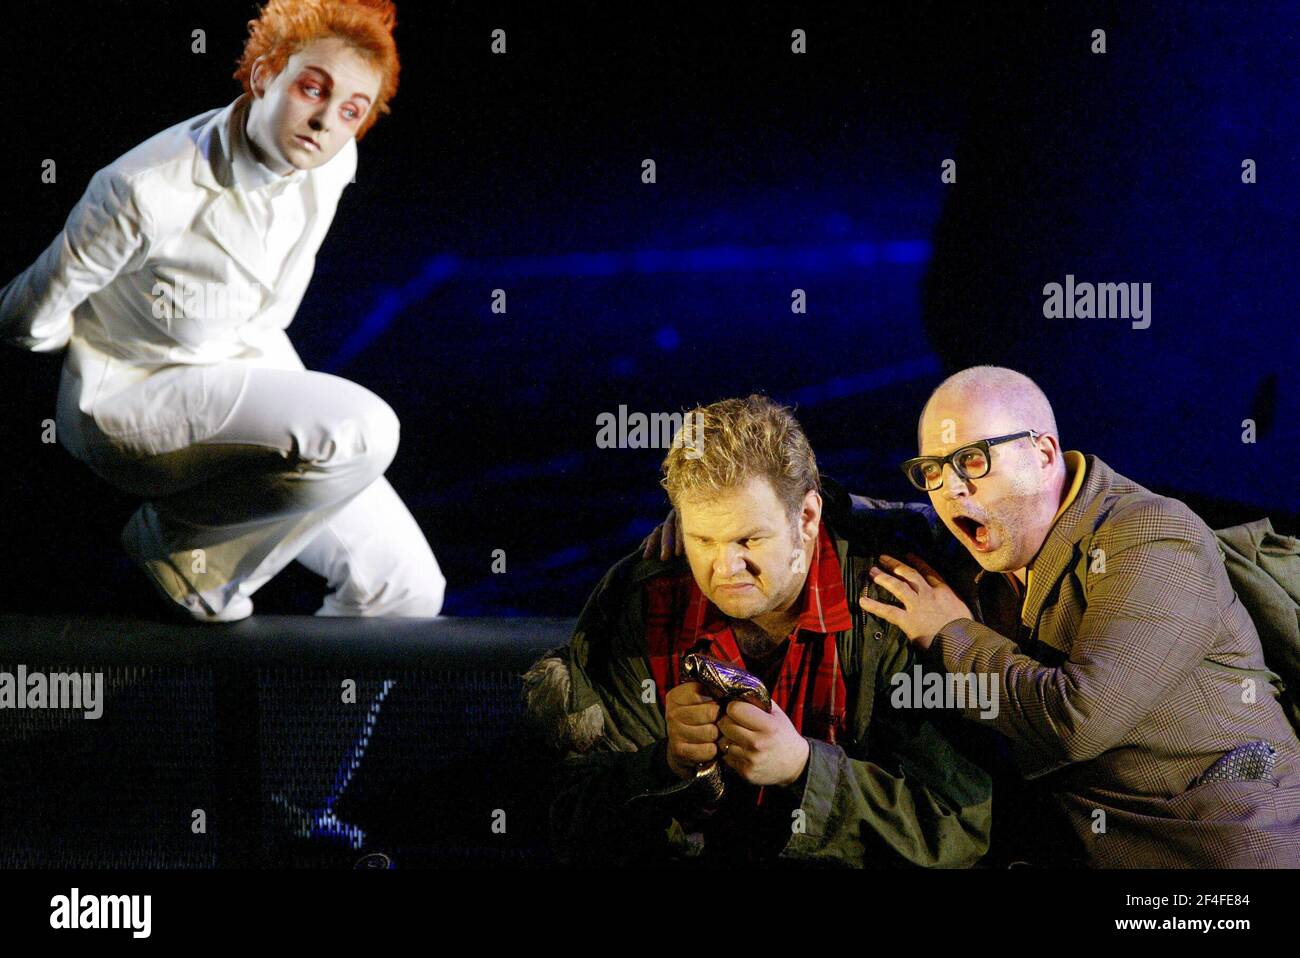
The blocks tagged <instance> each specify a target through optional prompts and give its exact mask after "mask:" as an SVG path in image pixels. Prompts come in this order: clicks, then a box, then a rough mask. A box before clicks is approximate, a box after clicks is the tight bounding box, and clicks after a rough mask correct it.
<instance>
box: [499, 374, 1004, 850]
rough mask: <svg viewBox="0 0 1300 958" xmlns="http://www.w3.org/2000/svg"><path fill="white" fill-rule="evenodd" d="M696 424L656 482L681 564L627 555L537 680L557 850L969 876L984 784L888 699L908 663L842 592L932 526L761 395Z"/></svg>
mask: <svg viewBox="0 0 1300 958" xmlns="http://www.w3.org/2000/svg"><path fill="white" fill-rule="evenodd" d="M686 422H687V428H686V429H685V430H683V431H684V432H685V431H688V430H691V429H693V430H694V435H693V436H692V437H691V439H692V440H693V441H684V439H683V437H682V436H680V435H679V437H678V441H677V442H675V444H674V447H673V448H672V449H671V450H670V451H669V453H668V455H667V456H666V458H665V460H664V463H663V471H664V478H663V480H662V484H663V486H664V487H665V489H666V490H667V492H668V496H669V498H670V500H671V501H672V504H673V507H674V509H675V510H676V513H677V517H678V519H679V521H680V532H681V535H682V536H683V538H684V541H685V555H684V556H683V557H676V558H672V559H669V560H667V561H664V560H661V559H659V558H643V555H642V551H641V550H640V549H638V550H637V552H636V553H634V554H632V555H629V556H627V557H626V558H624V559H623V560H622V561H620V562H618V563H617V564H616V565H615V566H614V567H613V568H612V569H610V570H609V572H608V573H607V574H606V575H605V577H604V578H603V579H602V580H601V582H600V584H599V585H598V586H597V587H596V589H595V592H594V593H593V594H592V595H591V597H590V598H589V599H588V601H587V604H586V606H585V608H584V609H583V611H582V614H581V617H580V618H579V621H578V625H577V628H576V630H575V632H574V635H573V638H572V640H571V642H570V644H569V645H568V646H566V647H563V648H560V649H555V650H552V651H551V652H549V653H547V655H546V656H545V657H544V658H542V659H541V660H540V661H539V662H537V663H536V664H535V665H534V666H533V668H532V669H530V670H529V672H528V674H527V675H526V676H525V682H524V685H525V691H524V694H525V700H526V702H527V706H528V711H529V714H530V717H531V718H532V719H533V720H534V721H535V722H536V723H537V725H538V726H539V728H541V729H542V730H543V732H544V734H545V735H546V736H547V738H548V740H549V741H550V743H551V744H552V745H553V746H555V747H557V748H558V749H560V750H562V752H563V755H564V757H563V758H562V759H561V760H560V761H559V762H558V763H557V767H556V773H555V776H554V782H553V784H552V788H551V790H550V794H549V796H548V799H547V800H548V801H549V802H550V817H551V824H552V839H553V841H554V844H555V848H556V852H557V856H558V857H559V858H560V860H562V861H565V862H568V863H582V864H625V865H647V864H655V863H664V862H675V861H683V862H686V861H690V862H695V863H726V864H737V863H739V864H750V863H752V864H758V863H767V862H773V863H775V862H782V863H784V862H801V863H817V864H833V865H849V866H858V867H863V866H867V867H886V866H891V865H906V864H909V863H910V864H915V865H923V866H932V867H965V866H970V865H973V864H974V863H975V862H977V861H978V860H979V859H980V858H981V856H983V855H984V853H985V851H986V850H987V848H988V842H989V829H990V809H991V792H990V789H991V786H990V780H989V777H988V775H987V774H986V773H985V772H984V771H983V769H981V768H980V767H979V766H978V765H976V764H974V763H973V762H972V761H970V760H969V759H968V758H967V757H965V755H964V754H963V753H962V751H960V750H959V748H958V746H957V744H956V743H955V742H954V741H953V740H951V739H950V738H948V737H946V734H945V732H944V731H943V730H942V723H943V721H944V719H943V718H942V717H940V718H936V713H934V712H930V713H922V712H919V711H917V712H905V711H902V710H895V709H891V708H890V707H889V702H888V698H889V693H890V691H891V682H890V679H891V677H892V676H893V675H895V674H896V673H899V672H909V671H910V670H911V669H912V667H913V665H914V664H916V659H915V656H914V653H913V652H912V651H911V650H910V649H909V646H908V641H907V637H906V636H905V635H904V634H903V633H902V632H900V631H899V630H898V629H897V628H896V627H894V626H892V625H890V624H888V623H887V622H885V621H884V620H883V619H880V618H877V617H875V616H873V615H871V614H869V613H866V612H864V611H862V610H861V609H859V608H857V605H856V603H854V604H852V605H850V603H849V602H848V601H847V599H846V596H847V595H856V594H857V593H858V591H859V590H860V588H861V587H862V584H863V583H867V584H868V585H870V583H869V579H868V576H867V572H868V570H869V569H870V568H871V567H872V565H873V564H874V563H875V562H876V558H877V557H878V556H879V555H880V554H881V553H888V552H889V550H891V549H901V550H903V551H905V552H907V551H911V552H920V551H923V550H925V548H926V545H925V543H927V542H929V541H931V540H932V537H933V529H932V528H931V526H930V523H929V522H928V520H927V518H926V517H925V515H924V513H922V512H920V511H917V510H915V509H910V508H907V507H904V506H898V507H896V508H894V507H890V506H889V504H886V503H874V502H873V505H874V506H875V507H874V508H871V509H862V508H859V509H857V510H856V511H855V510H854V509H853V502H852V501H851V500H850V497H848V496H847V495H844V494H843V492H842V490H840V489H839V487H838V486H836V485H835V484H834V483H833V482H831V481H830V480H825V481H823V480H822V478H821V477H820V476H819V475H818V470H817V463H816V459H815V457H814V455H813V451H812V449H811V447H810V446H809V444H808V440H807V438H806V437H805V436H804V433H803V430H802V429H801V427H800V425H799V423H798V422H797V421H796V420H795V418H794V417H793V415H792V414H791V412H790V410H788V409H786V408H784V407H782V406H779V405H777V404H775V403H773V402H771V401H770V400H768V399H767V398H765V397H762V396H750V397H748V398H747V399H727V400H723V401H720V402H717V403H713V404H712V405H708V406H704V407H701V408H698V409H695V410H692V411H691V412H690V413H688V414H687V416H686ZM859 505H861V503H859ZM870 587H871V588H872V589H874V588H875V587H874V586H870ZM882 597H883V594H882Z"/></svg>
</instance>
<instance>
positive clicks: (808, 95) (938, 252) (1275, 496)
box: [0, 0, 1300, 614]
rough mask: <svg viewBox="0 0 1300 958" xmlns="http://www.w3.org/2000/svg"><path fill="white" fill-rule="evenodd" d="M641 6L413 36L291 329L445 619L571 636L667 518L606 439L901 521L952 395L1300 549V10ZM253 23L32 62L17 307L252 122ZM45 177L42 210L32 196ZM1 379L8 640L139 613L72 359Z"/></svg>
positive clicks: (84, 35)
mask: <svg viewBox="0 0 1300 958" xmlns="http://www.w3.org/2000/svg"><path fill="white" fill-rule="evenodd" d="M627 6H628V7H629V9H628V10H626V11H618V12H615V10H614V8H613V7H612V6H611V5H607V4H606V5H596V4H591V5H584V6H572V7H567V8H561V7H559V6H556V7H552V6H549V5H548V7H547V11H546V12H545V13H540V12H537V11H535V10H533V11H529V10H526V9H524V8H520V9H515V8H513V7H511V6H509V5H503V4H478V3H475V4H470V3H438V4H434V3H420V4H417V3H414V2H412V0H407V2H406V3H405V4H399V14H400V25H399V30H398V40H399V44H400V48H401V51H402V55H403V63H404V71H403V85H402V89H401V91H400V93H399V94H398V97H397V98H396V100H395V101H394V103H393V108H394V112H393V115H392V116H391V117H389V118H386V119H384V120H382V121H381V122H380V123H379V125H378V126H377V127H376V128H375V129H374V131H373V132H372V133H371V135H370V136H369V137H368V138H367V139H366V140H365V141H364V142H363V143H362V144H361V147H360V152H361V160H360V168H359V172H358V180H357V183H356V185H355V186H354V187H352V188H350V189H349V190H348V191H347V192H346V193H345V195H344V199H343V201H342V203H341V205H340V208H339V212H338V216H337V219H336V221H335V225H334V227H333V230H332V232H331V235H330V236H329V238H328V239H327V240H326V243H325V246H324V248H323V249H322V251H321V255H320V257H319V260H318V266H317V273H316V278H315V280H314V282H313V285H312V287H311V289H310V290H309V292H308V295H307V297H306V299H305V301H304V303H303V306H302V309H301V310H300V312H299V315H298V317H297V319H296V320H295V322H294V325H293V326H292V327H291V329H290V333H291V336H292V338H293V340H294V342H295V344H296V346H297V348H298V350H299V352H300V354H301V355H302V356H303V358H304V360H305V361H306V363H307V365H308V366H309V367H310V368H316V369H323V370H327V371H330V372H334V373H336V374H339V375H343V376H347V377H349V378H351V379H354V380H356V381H357V382H360V383H362V384H363V385H366V386H367V387H369V388H371V389H373V390H375V391H376V392H378V393H379V394H380V395H382V396H383V397H384V398H385V399H387V400H388V401H389V402H390V403H392V405H393V406H394V407H395V408H396V409H397V411H398V413H399V414H400V415H401V417H402V422H403V440H402V448H401V451H400V452H399V454H398V458H397V460H396V462H395V463H394V465H393V466H392V468H391V470H390V472H389V477H390V479H391V480H392V482H393V484H394V485H395V487H396V488H397V489H398V491H399V492H400V493H401V494H402V495H403V496H404V497H405V498H406V499H407V501H408V503H409V505H410V506H411V509H412V511H413V512H414V513H415V515H416V516H417V518H418V519H419V520H420V521H421V523H422V525H423V526H424V528H425V530H426V532H427V534H428V535H429V538H430V541H431V542H432V544H433V546H434V549H435V551H436V552H437V554H438V556H439V558H440V560H441V561H442V562H443V565H444V568H445V570H446V572H447V574H448V577H449V579H450V589H449V599H448V604H447V611H448V612H449V613H452V614H476V613H486V612H496V613H511V612H519V613H556V614H573V613H576V611H577V609H578V608H579V606H580V603H581V602H582V600H583V599H584V598H585V595H586V593H587V591H588V590H589V588H590V586H591V585H592V584H593V583H594V581H595V579H596V578H597V577H598V576H599V574H600V573H601V572H602V571H603V570H604V569H605V568H606V567H607V566H608V565H609V564H610V563H611V562H612V561H614V560H615V559H616V558H618V557H619V556H620V555H622V554H623V553H624V552H626V551H627V550H629V549H630V548H632V547H633V545H634V544H635V542H636V541H637V540H638V539H639V538H640V537H641V536H642V535H643V534H644V533H645V532H646V531H647V530H648V529H649V528H650V527H651V525H652V523H653V522H654V521H655V520H656V518H657V517H659V516H661V515H662V513H663V511H664V508H665V500H664V497H663V495H662V493H661V492H660V490H659V487H658V485H657V467H658V462H659V459H660V458H661V455H662V453H661V451H658V450H627V449H624V450H618V449H614V450H607V449H600V448H598V447H597V445H596V432H597V429H596V418H597V416H598V415H599V414H600V413H602V412H616V411H617V410H618V408H619V406H620V405H624V406H627V407H628V408H629V409H630V410H633V411H642V412H647V413H649V412H655V411H664V412H666V411H673V410H680V409H682V408H683V407H686V406H689V405H692V404H694V403H696V402H701V401H709V400H712V399H716V398H720V397H722V396H727V395H735V394H743V393H746V392H749V391H751V390H761V391H766V392H768V393H769V394H771V395H773V396H774V397H776V398H778V399H781V400H783V401H787V402H792V403H796V404H797V405H798V410H799V416H800V419H801V420H802V421H803V423H804V424H805V426H806V428H807V430H808V432H809V434H810V436H811V438H812V440H813V443H814V446H815V448H816V449H817V451H818V454H819V458H820V460H821V462H822V464H823V467H824V469H825V471H827V472H829V473H831V474H833V475H835V476H837V477H838V478H840V479H842V480H844V481H846V482H847V483H848V484H849V485H850V486H851V487H853V488H855V489H857V490H860V491H863V492H866V493H870V494H874V495H879V496H888V497H895V498H903V497H908V496H910V495H911V490H910V487H908V486H906V484H905V482H904V480H903V479H902V477H901V475H900V474H899V473H898V472H897V469H896V468H895V463H896V462H897V461H899V460H900V459H902V458H904V457H905V456H908V455H912V454H914V453H913V448H914V435H915V417H916V414H917V412H918V411H919V409H920V406H921V404H922V403H923V402H924V399H925V397H926V395H927V393H928V391H929V390H930V389H931V388H932V387H933V386H934V385H935V384H936V383H937V382H938V380H939V379H941V378H942V376H943V375H945V374H946V373H948V372H952V371H954V370H956V369H959V368H961V367H963V366H967V365H972V364H975V363H981V362H993V363H999V364H1003V365H1010V366H1013V367H1015V368H1018V369H1021V370H1023V371H1025V372H1027V373H1029V374H1030V375H1032V376H1034V377H1035V378H1036V379H1038V381H1039V382H1040V383H1041V384H1042V386H1043V387H1044V389H1045V390H1046V391H1047V393H1048V395H1049V396H1050V397H1051V398H1052V400H1053V401H1054V404H1055V406H1056V409H1057V414H1058V420H1059V423H1060V427H1061V431H1062V436H1063V440H1064V442H1065V445H1066V447H1067V448H1078V449H1082V450H1084V451H1087V452H1093V453H1096V454H1098V455H1100V456H1102V457H1103V458H1104V459H1106V460H1107V461H1108V462H1109V463H1110V464H1111V465H1112V466H1114V467H1115V468H1117V469H1119V470H1120V471H1121V472H1123V473H1126V474H1127V475H1129V476H1131V477H1132V478H1134V479H1136V480H1138V481H1140V482H1143V483H1144V484H1147V485H1149V486H1151V487H1153V488H1156V489H1158V490H1160V491H1163V492H1166V493H1169V494H1172V495H1177V496H1180V497H1182V498H1185V499H1186V500H1187V501H1189V502H1190V503H1192V504H1193V505H1194V506H1195V507H1196V508H1197V509H1199V510H1200V511H1201V512H1202V514H1203V515H1205V517H1206V518H1207V519H1208V520H1209V521H1211V523H1212V524H1226V523H1228V522H1233V521H1241V520H1245V519H1250V518H1255V517H1257V516H1259V515H1263V514H1267V515H1271V516H1272V517H1273V519H1274V522H1275V525H1277V526H1279V527H1280V528H1282V529H1284V530H1285V531H1287V532H1290V533H1293V534H1294V533H1296V532H1298V531H1300V529H1298V528H1297V511H1298V509H1297V496H1296V493H1295V491H1294V484H1293V481H1292V474H1293V472H1294V468H1295V465H1296V462H1297V457H1296V455H1295V452H1294V449H1295V448H1296V442H1297V439H1300V428H1298V427H1297V417H1298V414H1300V409H1298V408H1297V399H1296V390H1295V380H1294V376H1293V370H1294V367H1295V362H1296V358H1297V350H1296V347H1295V341H1296V334H1295V332H1294V330H1295V321H1296V303H1297V293H1298V292H1300V290H1298V289H1297V285H1298V282H1300V281H1298V280H1297V270H1296V269H1295V261H1296V253H1297V248H1298V244H1297V234H1296V228H1297V215H1296V214H1297V202H1296V201H1297V193H1298V188H1297V185H1296V180H1297V170H1296V164H1297V156H1298V154H1300V150H1298V146H1300V132H1298V127H1297V123H1296V107H1295V104H1296V103H1297V102H1300V75H1298V74H1297V71H1296V69H1295V64H1296V62H1297V61H1298V59H1300V57H1298V56H1297V54H1298V53H1300V44H1297V41H1296V23H1297V6H1296V5H1295V4H1284V3H1266V4H1258V5H1253V6H1252V7H1250V8H1248V9H1242V8H1238V9H1228V8H1221V7H1220V5H1218V4H1212V3H1204V4H1181V5H1179V7H1178V8H1176V9H1175V8H1173V7H1170V8H1168V9H1164V8H1156V7H1142V8H1135V7H1134V5H1132V4H1118V3H1116V4H1095V5H1090V6H1086V7H1084V6H1082V5H1079V4H1067V5H1059V6H1058V5H1043V4H1033V5H1022V6H1019V7H1017V6H1012V5H1001V6H1000V8H999V9H997V10H993V9H986V8H985V7H986V5H962V6H960V7H949V6H946V5H939V4H914V3H909V4H906V5H900V7H905V9H899V10H880V11H875V12H872V13H869V14H856V15H848V14H845V15H843V16H840V15H836V14H833V13H827V12H825V11H822V12H805V11H801V10H799V9H798V8H792V7H788V6H784V5H783V6H782V7H781V8H780V9H773V10H765V9H764V8H762V7H761V6H755V5H749V4H745V5H740V4H731V5H726V6H720V7H717V8H712V5H710V7H711V9H695V10H694V11H693V12H691V13H689V14H686V13H682V12H671V13H665V12H663V11H662V10H661V9H656V6H655V5H638V6H633V5H627ZM987 6H991V5H987ZM252 9H253V8H252V6H251V5H250V4H248V3H244V2H237V3H229V4H205V5H203V6H202V7H201V8H200V7H197V6H193V7H192V6H191V5H188V4H166V3H159V2H131V3H125V2H116V3H97V4H94V5H84V4H80V3H76V4H74V3H48V4H44V5H41V6H39V7H36V8H33V9H32V10H30V11H29V12H28V13H26V14H25V22H23V23H21V24H19V23H12V22H11V24H10V26H9V29H7V30H6V32H5V35H4V37H3V39H0V43H2V44H3V54H4V56H3V58H0V62H3V64H4V67H3V68H4V69H5V71H6V76H5V79H6V88H7V89H8V90H9V93H8V94H7V101H8V105H9V110H8V112H7V117H6V121H5V124H4V126H5V142H6V147H7V148H6V149H5V150H4V151H3V152H0V163H2V164H3V174H4V182H6V183H8V184H11V186H12V187H13V188H11V189H10V190H6V191H3V194H2V195H0V221H2V222H3V223H4V237H5V240H4V245H3V253H4V261H3V266H4V269H5V278H6V280H7V279H8V277H9V276H12V275H13V274H14V273H16V272H17V271H18V270H20V269H22V268H24V267H25V266H26V265H27V264H28V263H29V262H30V261H31V260H32V259H34V258H35V256H36V255H37V254H38V253H39V252H40V250H41V249H42V248H43V247H44V246H45V244H46V243H48V242H49V239H50V238H51V237H52V236H53V235H54V234H55V233H56V232H57V231H58V229H59V228H60V227H61V225H62V222H63V219H64V218H65V217H66V215H67V213H68V211H69V210H70V209H71V207H72V205H73V204H74V203H75V202H76V200H77V198H78V197H79V196H80V195H81V192H82V191H83V190H84V188H85V184H86V182H87V181H88V180H89V178H90V176H91V174H93V173H94V171H95V170H97V169H98V168H100V167H102V166H103V165H105V164H106V163H108V162H110V161H111V160H113V159H114V158H115V157H117V156H118V155H120V154H121V153H123V152H125V151H126V150H127V149H129V148H131V147H132V146H134V145H135V144H137V143H138V142H140V141H142V140H143V139H145V138H146V137H148V136H149V135H151V134H153V133H155V132H157V131H158V130H160V129H162V128H164V127H166V126H169V125H171V124H173V123H175V122H178V121H179V120H182V119H184V118H186V117H189V116H192V115H194V114H196V113H199V112H202V111H204V110H208V109H211V108H213V107H216V106H220V105H224V104H225V103H227V102H229V101H230V100H232V99H234V97H235V96H236V95H237V94H238V89H237V87H236V86H235V84H234V82H233V81H232V80H230V79H229V74H230V73H231V72H232V70H233V65H234V61H235V58H236V56H237V54H238V52H239V49H240V46H241V44H242V39H243V26H242V24H243V22H244V21H245V20H247V19H248V17H249V16H250V15H251V13H252ZM496 27H501V28H504V29H506V30H507V37H508V51H509V52H508V53H507V55H505V56H493V55H492V54H491V53H490V51H489V34H490V32H491V30H492V29H493V28H496ZM796 27H797V28H802V29H804V30H806V31H807V34H808V53H807V54H806V55H802V56H797V55H794V54H792V53H791V51H790V31H791V30H792V29H794V28H796ZM195 28H202V29H205V30H206V31H207V35H208V44H209V45H208V53H207V54H206V55H203V56H198V55H194V54H192V53H190V52H189V44H190V39H189V38H190V31H191V30H193V29H195ZM1095 28H1101V29H1104V30H1105V31H1106V42H1107V52H1106V53H1105V54H1104V55H1098V54H1094V53H1092V52H1090V46H1091V43H1092V40H1091V36H1090V35H1091V31H1092V30H1093V29H1095ZM46 157H54V158H57V159H58V161H59V172H60V175H59V182H58V184H57V185H51V186H40V185H37V184H38V173H39V165H40V163H41V161H42V160H43V159H44V158H46ZM645 158H653V159H654V160H655V161H656V164H657V174H658V182H657V183H655V184H653V185H646V184H643V183H642V182H641V176H640V174H641V161H642V160H643V159H645ZM946 158H952V159H955V160H956V161H957V183H956V184H952V185H947V184H944V183H942V182H941V181H940V172H941V170H940V165H941V163H942V161H943V160H944V159H946ZM1246 158H1250V159H1253V160H1255V162H1256V164H1257V166H1258V182H1257V183H1255V184H1253V185H1246V184H1243V183H1242V182H1241V164H1242V161H1243V160H1244V159H1246ZM1066 274H1073V275H1075V276H1076V277H1077V279H1078V280H1079V281H1091V282H1149V283H1151V284H1152V288H1153V291H1152V312H1151V319H1152V323H1151V327H1150V328H1149V329H1145V330H1136V329H1133V328H1131V326H1130V324H1129V323H1128V322H1126V321H1124V320H1119V319H1109V320H1101V319H1092V320H1085V319H1074V320H1063V319H1062V320H1049V319H1045V318H1044V316H1043V311H1042V304H1043V294H1042V288H1043V286H1044V284H1046V283H1049V282H1064V279H1065V276H1066ZM497 288H500V289H504V290H505V291H506V293H507V296H508V312H507V313H505V314H504V315H501V314H494V313H493V312H492V311H491V302H492V300H491V292H492V290H493V289H497ZM795 288H800V289H803V290H805V291H806V294H807V304H808V305H807V313H806V314H803V315H795V314H792V313H791V310H790V296H791V290H792V289H795ZM3 361H4V363H5V367H4V369H5V376H6V382H7V383H8V384H9V385H10V389H9V390H8V391H7V392H8V397H9V402H8V403H6V404H5V405H6V408H5V410H4V413H3V421H2V422H0V425H2V426H3V428H4V429H5V431H6V433H7V442H6V449H7V450H9V452H10V462H11V464H12V468H11V469H10V471H9V475H8V476H7V477H6V479H5V486H4V489H3V493H4V496H5V500H4V501H5V505H6V513H7V524H8V526H9V530H10V531H9V538H10V546H11V547H10V549H9V550H7V551H6V559H5V565H4V571H5V579H6V582H5V591H6V596H5V603H6V605H5V607H6V608H9V609H15V610H39V609H44V608H50V609H53V608H62V609H102V610H107V609H118V610H122V609H130V608H136V607H138V608H140V609H141V610H143V609H148V608H152V602H153V598H152V595H151V594H150V593H149V592H148V590H147V588H146V587H145V586H144V584H143V582H137V581H136V579H137V578H138V573H136V572H134V570H133V569H132V568H131V567H130V566H129V563H128V562H127V560H126V558H125V556H123V555H120V549H119V548H118V546H117V532H118V529H119V528H120V527H121V524H122V522H123V521H125V519H126V517H127V515H128V514H129V513H130V511H131V510H132V508H133V507H134V504H133V502H132V501H131V500H130V499H129V498H127V497H124V496H122V495H120V494H118V493H116V492H114V491H112V490H110V489H107V488H105V487H103V486H102V485H101V484H100V483H98V481H97V480H95V479H94V478H93V477H92V476H90V474H89V473H87V472H85V471H84V470H82V469H81V467H80V466H79V465H78V464H77V463H75V462H73V461H72V460H70V459H69V458H68V457H67V455H66V454H65V453H64V452H63V451H62V450H61V449H58V448H57V447H51V446H44V445H42V444H40V442H39V427H38V425H37V424H38V423H39V422H40V420H41V419H43V418H45V417H46V416H50V415H52V413H53V402H54V390H55V386H56V384H57V372H58V359H57V357H36V356H31V355H24V354H21V353H17V352H11V353H6V355H5V356H4V359H3ZM1247 418H1250V419H1253V420H1255V422H1256V424H1257V432H1258V441H1257V442H1256V443H1255V444H1244V443H1243V442H1242V441H1241V433H1242V421H1243V420H1244V419H1247ZM494 549H504V550H505V553H506V557H507V572H506V573H505V574H504V575H497V574H493V573H492V572H491V562H492V552H493V550H494ZM321 588H322V584H321V582H320V580H318V579H316V578H315V577H314V576H311V575H310V574H309V573H306V572H305V571H304V570H301V569H300V568H297V567H293V568H291V569H290V570H288V571H287V572H286V573H285V574H284V575H283V576H281V577H280V578H278V579H277V580H275V581H274V582H273V583H271V584H270V585H269V586H267V587H266V588H265V589H263V591H262V592H260V593H259V598H258V608H259V611H268V612H270V611H311V610H312V609H314V608H315V607H316V605H317V604H318V601H319V594H320V591H321Z"/></svg>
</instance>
